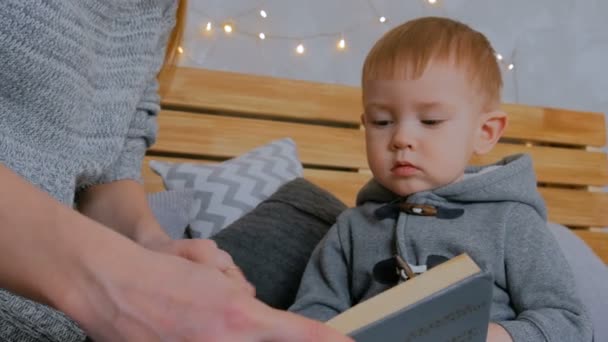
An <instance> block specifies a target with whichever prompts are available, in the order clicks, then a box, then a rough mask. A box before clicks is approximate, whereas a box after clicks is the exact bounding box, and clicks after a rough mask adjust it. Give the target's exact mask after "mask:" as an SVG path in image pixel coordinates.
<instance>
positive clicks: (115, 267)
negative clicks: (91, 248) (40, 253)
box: [64, 240, 350, 342]
mask: <svg viewBox="0 0 608 342" xmlns="http://www.w3.org/2000/svg"><path fill="white" fill-rule="evenodd" d="M126 242H128V244H130V245H131V247H130V246H127V245H128V244H127V243H123V242H122V241H119V242H116V241H115V244H114V246H112V251H113V252H112V253H108V255H106V256H105V257H104V258H94V257H89V256H85V257H84V258H83V263H84V264H86V265H88V266H87V268H88V269H89V271H88V272H84V274H89V276H88V277H86V278H84V279H82V278H80V279H78V280H76V281H75V282H74V283H75V284H76V285H79V286H80V287H81V288H80V291H74V292H71V293H70V296H69V298H66V301H65V302H64V303H67V304H68V305H67V306H64V308H65V309H64V310H65V311H66V312H67V313H68V314H69V315H70V316H72V317H75V318H76V319H77V321H78V322H79V323H80V325H81V326H82V327H83V328H84V329H85V331H87V333H88V334H89V335H90V336H91V337H92V338H93V339H94V340H95V341H146V342H149V341H251V342H258V341H259V342H262V341H296V342H297V341H311V342H312V341H328V342H329V341H336V342H346V341H350V340H349V339H347V338H346V337H343V336H340V335H339V334H337V333H336V332H334V331H332V330H331V329H330V328H328V327H327V326H325V325H323V324H322V323H319V322H314V321H311V320H308V319H305V318H302V317H299V316H296V315H294V314H291V313H288V312H284V311H278V310H274V309H272V308H270V307H268V306H266V305H265V304H263V303H262V302H259V301H257V300H256V299H255V298H253V297H252V296H251V295H250V294H248V293H246V292H245V291H243V290H242V288H241V286H240V285H239V284H238V283H237V282H235V281H234V280H232V279H229V278H228V277H227V276H226V275H225V273H224V272H221V271H220V270H219V268H218V267H216V266H208V264H209V262H205V263H196V262H193V261H190V260H187V259H186V258H183V257H177V256H172V255H168V254H165V253H158V252H154V251H151V250H148V249H144V248H142V247H139V246H137V245H134V244H133V243H132V242H130V241H128V240H127V241H126ZM204 244H208V242H204ZM209 246H211V244H209ZM188 248H189V247H188ZM209 249H212V246H211V247H209ZM197 250H198V249H197ZM197 253H198V252H197ZM212 254H213V253H212ZM220 254H221V253H220ZM100 261H103V263H100ZM91 266H92V268H90V267H91ZM76 274H81V273H80V272H79V273H76ZM81 294H84V296H82V295H81Z"/></svg>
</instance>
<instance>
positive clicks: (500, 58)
mask: <svg viewBox="0 0 608 342" xmlns="http://www.w3.org/2000/svg"><path fill="white" fill-rule="evenodd" d="M496 59H498V60H499V61H502V55H501V54H499V53H497V54H496Z"/></svg>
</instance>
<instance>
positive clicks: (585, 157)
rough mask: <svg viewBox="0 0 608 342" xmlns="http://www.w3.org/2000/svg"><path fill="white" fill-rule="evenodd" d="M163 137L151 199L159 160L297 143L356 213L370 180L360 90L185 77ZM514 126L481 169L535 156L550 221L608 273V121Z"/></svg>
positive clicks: (565, 115) (314, 178)
mask: <svg viewBox="0 0 608 342" xmlns="http://www.w3.org/2000/svg"><path fill="white" fill-rule="evenodd" d="M161 93H162V94H164V95H163V97H162V112H161V113H160V115H159V135H158V140H157V142H156V144H155V145H154V146H153V147H152V148H151V149H150V150H149V152H148V154H147V156H146V163H145V164H144V166H143V170H142V171H143V175H144V184H145V187H146V190H147V191H148V192H158V191H162V190H164V187H163V182H162V179H161V177H160V176H158V175H157V174H155V173H154V172H152V171H151V170H150V168H149V167H148V163H147V161H149V160H150V159H155V160H161V161H163V160H164V161H172V162H200V163H217V162H219V161H222V160H226V159H229V158H233V157H236V156H239V155H242V154H243V153H245V152H247V151H249V150H251V149H253V148H255V147H257V146H260V145H264V144H266V143H268V142H269V141H271V140H276V139H280V138H283V137H290V138H292V139H293V140H294V141H295V143H296V144H297V148H298V152H299V156H300V159H301V161H302V164H303V166H304V177H305V178H306V179H308V180H310V181H311V182H312V183H314V184H316V185H318V186H320V187H321V188H323V189H326V190H328V191H329V192H331V193H332V194H334V195H335V196H336V197H337V198H339V199H340V200H342V201H343V202H344V203H346V204H347V205H349V206H351V205H354V200H355V197H356V193H357V191H358V190H359V189H360V188H361V186H362V185H363V184H364V183H365V182H366V181H367V180H368V179H369V178H370V176H371V173H370V171H369V169H368V166H367V163H366V159H365V148H364V139H363V133H364V132H363V130H362V128H361V126H360V122H359V115H360V113H361V107H360V106H361V105H360V103H361V101H360V89H359V88H358V87H350V86H344V85H337V84H323V83H314V82H306V81H298V80H288V79H280V78H272V77H266V76H258V75H249V74H242V73H232V72H224V71H214V70H205V69H192V68H185V67H177V68H175V69H174V70H172V72H171V73H168V76H167V77H166V78H165V79H163V80H161ZM503 109H504V110H505V111H506V112H507V113H508V115H509V120H510V121H509V126H508V128H507V130H506V132H505V135H504V137H503V138H502V139H501V141H500V142H499V144H498V145H497V146H496V148H495V149H494V150H493V151H492V152H491V153H490V154H489V155H486V156H483V157H479V158H474V159H473V160H472V161H471V163H472V164H485V163H491V162H493V161H496V160H498V159H500V158H501V157H503V156H505V155H509V154H513V153H521V152H524V153H528V154H530V155H531V157H532V159H533V161H534V166H535V170H536V173H537V178H538V189H539V191H540V193H541V194H542V196H543V197H544V199H545V201H546V203H547V207H548V214H549V221H551V222H555V223H559V224H561V225H564V226H567V227H569V228H570V229H572V231H573V232H574V233H575V234H576V235H578V236H579V237H580V238H581V239H583V240H584V241H585V243H586V244H587V245H588V246H589V247H591V249H592V250H593V251H594V252H595V253H596V254H597V255H598V256H599V257H600V258H601V259H602V260H603V261H604V263H608V233H606V232H605V231H602V229H601V228H600V227H606V226H608V210H606V209H607V208H608V193H605V192H602V191H601V188H602V187H603V186H606V185H607V184H608V160H607V158H606V154H605V153H604V152H602V151H601V149H600V147H602V146H604V145H605V143H606V131H605V125H604V120H605V119H604V115H603V114H601V113H591V112H582V111H573V110H566V109H558V108H543V107H533V106H526V105H519V104H504V105H503Z"/></svg>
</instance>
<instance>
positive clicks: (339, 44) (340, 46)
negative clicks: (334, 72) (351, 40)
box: [338, 38, 346, 50]
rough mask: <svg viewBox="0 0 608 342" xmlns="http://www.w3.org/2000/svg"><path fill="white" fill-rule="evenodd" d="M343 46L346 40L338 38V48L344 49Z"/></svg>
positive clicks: (344, 46)
mask: <svg viewBox="0 0 608 342" xmlns="http://www.w3.org/2000/svg"><path fill="white" fill-rule="evenodd" d="M344 48H346V41H345V40H344V38H342V39H340V41H339V42H338V49H340V50H344Z"/></svg>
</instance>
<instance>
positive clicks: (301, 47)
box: [296, 44, 305, 55]
mask: <svg viewBox="0 0 608 342" xmlns="http://www.w3.org/2000/svg"><path fill="white" fill-rule="evenodd" d="M304 51H305V49H304V45H302V44H299V45H298V46H297V47H296V52H297V53H298V54H299V55H301V54H303V53H304Z"/></svg>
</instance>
